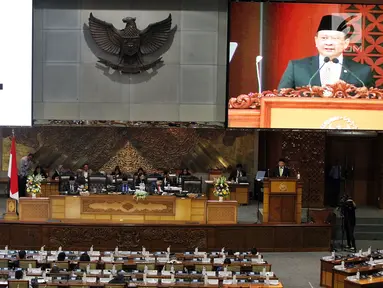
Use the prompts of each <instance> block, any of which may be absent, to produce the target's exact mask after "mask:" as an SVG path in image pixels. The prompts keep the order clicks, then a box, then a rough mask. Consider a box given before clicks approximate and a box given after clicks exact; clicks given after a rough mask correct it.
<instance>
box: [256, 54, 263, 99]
mask: <svg viewBox="0 0 383 288" xmlns="http://www.w3.org/2000/svg"><path fill="white" fill-rule="evenodd" d="M262 59H263V57H262V56H261V55H258V56H257V57H256V58H255V67H256V68H257V80H258V93H259V94H261V93H262V84H261V71H260V70H261V69H260V67H259V66H260V65H259V63H260V62H261V61H262Z"/></svg>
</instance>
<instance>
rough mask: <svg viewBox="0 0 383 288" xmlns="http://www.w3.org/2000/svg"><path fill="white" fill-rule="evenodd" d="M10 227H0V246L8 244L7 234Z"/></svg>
mask: <svg viewBox="0 0 383 288" xmlns="http://www.w3.org/2000/svg"><path fill="white" fill-rule="evenodd" d="M10 227H11V225H7V224H3V225H0V245H1V246H5V245H8V243H10V239H9V237H10V234H9V229H10Z"/></svg>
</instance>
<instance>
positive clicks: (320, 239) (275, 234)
mask: <svg viewBox="0 0 383 288" xmlns="http://www.w3.org/2000/svg"><path fill="white" fill-rule="evenodd" d="M0 232H1V236H0V245H2V246H5V245H9V247H10V249H17V250H18V249H39V248H40V247H41V246H43V245H46V249H51V250H55V249H57V248H58V247H59V246H61V247H62V248H63V249H65V250H77V251H83V250H87V249H89V248H90V247H91V246H92V245H93V246H94V249H97V250H100V251H105V250H107V251H111V250H114V248H115V247H116V246H118V247H119V249H120V250H133V251H137V250H141V249H142V246H144V247H146V248H147V249H148V250H149V251H154V250H157V251H160V250H162V251H164V250H166V248H167V247H169V245H171V247H172V248H171V249H172V251H174V252H181V251H194V249H195V248H196V247H198V248H199V249H200V250H205V251H217V250H220V249H221V248H222V247H225V248H226V249H233V250H237V251H248V250H249V249H251V248H252V247H256V248H258V249H260V251H302V250H306V251H310V250H311V251H328V249H329V247H330V232H331V226H329V225H301V226H296V225H291V226H288V225H287V226H286V225H283V226H279V225H219V226H213V225H198V226H193V225H190V226H188V225H184V226H181V225H177V226H175V225H174V226H173V225H170V226H165V225H130V226H124V225H118V224H111V225H107V226H104V225H97V224H95V225H93V226H92V225H84V224H56V223H55V224H53V223H47V224H37V223H36V224H28V225H26V224H18V223H9V222H8V223H4V222H0ZM283 239H285V240H286V239H287V241H284V240H283Z"/></svg>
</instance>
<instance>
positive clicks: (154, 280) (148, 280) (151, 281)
mask: <svg viewBox="0 0 383 288" xmlns="http://www.w3.org/2000/svg"><path fill="white" fill-rule="evenodd" d="M146 282H147V283H148V284H157V283H158V279H155V278H147V279H146Z"/></svg>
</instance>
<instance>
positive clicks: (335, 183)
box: [329, 160, 343, 207]
mask: <svg viewBox="0 0 383 288" xmlns="http://www.w3.org/2000/svg"><path fill="white" fill-rule="evenodd" d="M329 177H330V193H331V194H330V197H329V198H330V206H332V207H337V206H338V204H339V195H340V190H341V181H342V178H343V175H342V166H341V165H340V163H339V160H336V161H335V165H333V166H332V167H331V170H330V173H329Z"/></svg>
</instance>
